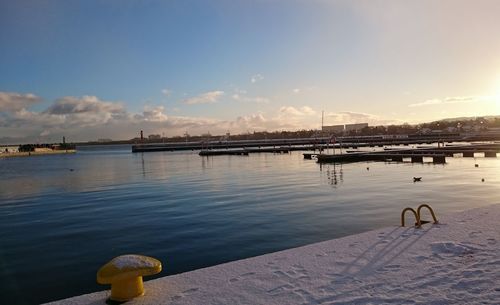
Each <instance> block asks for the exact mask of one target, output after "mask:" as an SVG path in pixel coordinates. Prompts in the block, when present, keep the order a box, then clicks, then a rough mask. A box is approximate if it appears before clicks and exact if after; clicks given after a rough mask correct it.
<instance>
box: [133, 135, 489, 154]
mask: <svg viewBox="0 0 500 305" xmlns="http://www.w3.org/2000/svg"><path fill="white" fill-rule="evenodd" d="M479 140H481V141H494V140H498V137H494V136H491V137H488V138H484V137H482V138H478V137H475V136H465V135H460V134H442V135H407V136H406V137H403V138H400V137H396V136H352V137H337V138H336V141H335V143H331V142H332V138H331V137H314V138H294V139H261V140H237V141H196V142H173V143H154V144H146V143H137V144H134V145H132V152H134V153H138V152H156V151H178V150H206V149H212V150H213V149H243V148H264V147H290V149H292V147H298V148H300V147H307V148H308V149H311V150H314V149H325V148H327V147H328V148H331V147H333V146H334V147H335V148H339V147H342V148H352V149H358V148H361V147H385V146H398V145H399V146H404V147H408V146H410V145H422V144H432V143H437V142H439V143H443V144H444V143H453V142H470V141H479ZM297 150H299V149H297Z"/></svg>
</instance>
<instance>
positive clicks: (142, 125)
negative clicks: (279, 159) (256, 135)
mask: <svg viewBox="0 0 500 305" xmlns="http://www.w3.org/2000/svg"><path fill="white" fill-rule="evenodd" d="M499 12H500V1H497V0H474V1H472V0H470V1H463V0H441V1H433V0H414V1H412V0H408V1H395V0H394V1H389V0H371V1H366V0H365V1H361V0H350V1H333V0H332V1H326V0H252V1H250V0H246V1H245V0H240V1H234V0H220V1H218V0H213V1H203V0H197V1H195V0H178V1H177V0H171V1H159V0H158V1H154V0H142V1H139V0H136V1H131V0H109V1H104V0H85V1H76V0H51V1H49V0H32V1H31V0H21V1H8V0H0V139H2V138H3V139H7V138H8V139H9V140H12V139H14V140H19V141H38V142H45V141H55V140H59V139H60V138H61V137H62V136H63V135H64V136H66V138H67V139H69V140H71V141H87V140H96V139H99V138H111V139H114V140H118V139H130V138H133V137H136V136H138V134H139V131H140V130H144V133H145V134H146V135H148V134H160V135H164V136H168V137H171V136H176V135H183V134H184V133H186V132H187V133H188V134H191V135H199V134H206V133H210V134H213V135H217V134H224V133H226V132H230V133H231V134H237V133H246V132H253V131H262V130H268V131H275V130H298V129H311V128H320V127H321V117H322V112H323V111H324V124H325V125H332V124H346V123H363V122H367V123H369V124H370V125H380V124H384V125H385V124H400V123H405V122H406V123H410V124H416V123H420V122H427V121H432V120H437V119H442V118H450V117H462V116H484V115H498V114H500V35H499V34H498V33H499V31H500V18H498V13H499Z"/></svg>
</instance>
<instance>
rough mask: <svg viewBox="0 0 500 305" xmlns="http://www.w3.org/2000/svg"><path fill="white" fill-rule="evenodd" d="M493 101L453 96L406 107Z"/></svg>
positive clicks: (487, 98)
mask: <svg viewBox="0 0 500 305" xmlns="http://www.w3.org/2000/svg"><path fill="white" fill-rule="evenodd" d="M491 100H493V97H491V96H454V97H446V98H444V99H430V100H426V101H423V102H421V103H415V104H410V105H408V107H422V106H430V105H442V104H459V103H476V102H486V101H491Z"/></svg>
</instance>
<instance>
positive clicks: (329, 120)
mask: <svg viewBox="0 0 500 305" xmlns="http://www.w3.org/2000/svg"><path fill="white" fill-rule="evenodd" d="M356 123H368V124H370V125H389V124H401V123H403V122H402V121H399V120H391V119H384V118H381V117H379V116H377V115H373V114H368V113H361V112H350V111H342V112H334V113H332V112H330V113H326V114H325V125H333V124H356Z"/></svg>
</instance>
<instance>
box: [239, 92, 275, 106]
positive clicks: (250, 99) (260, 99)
mask: <svg viewBox="0 0 500 305" xmlns="http://www.w3.org/2000/svg"><path fill="white" fill-rule="evenodd" d="M231 97H232V98H233V100H235V101H238V102H246V103H257V104H267V103H269V99H268V98H266V97H261V96H256V97H249V96H244V95H240V94H233V95H232V96H231Z"/></svg>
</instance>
